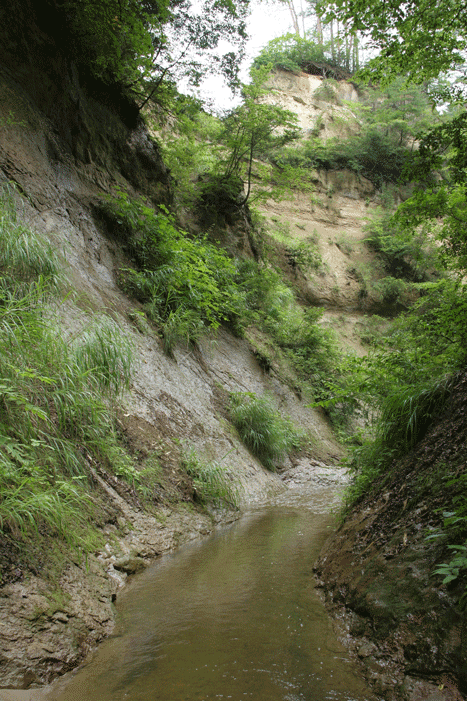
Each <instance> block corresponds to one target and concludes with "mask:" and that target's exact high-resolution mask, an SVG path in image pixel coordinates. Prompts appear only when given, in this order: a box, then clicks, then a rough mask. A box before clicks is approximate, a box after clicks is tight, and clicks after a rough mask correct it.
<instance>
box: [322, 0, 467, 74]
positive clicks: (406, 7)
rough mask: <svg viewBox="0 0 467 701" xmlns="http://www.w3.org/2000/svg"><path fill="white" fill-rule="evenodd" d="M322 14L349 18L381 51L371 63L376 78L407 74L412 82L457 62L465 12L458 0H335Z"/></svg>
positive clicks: (466, 27)
mask: <svg viewBox="0 0 467 701" xmlns="http://www.w3.org/2000/svg"><path fill="white" fill-rule="evenodd" d="M321 7H322V9H323V11H324V13H325V16H326V17H327V18H328V20H329V19H331V18H339V19H340V20H341V21H342V22H347V23H351V25H352V27H353V29H354V31H358V32H361V33H362V34H363V35H364V36H366V37H368V38H370V40H371V42H372V45H373V46H374V47H375V48H377V49H378V50H379V55H378V57H377V58H375V59H373V60H372V61H371V62H370V68H371V70H373V71H377V72H378V76H379V78H380V79H384V78H385V79H386V80H391V79H393V78H394V77H395V76H397V75H401V74H403V75H407V76H409V77H410V79H411V80H413V81H414V82H423V81H424V80H426V79H428V78H433V77H437V76H438V75H439V73H440V72H442V71H447V70H450V69H453V68H456V67H460V66H462V65H463V63H464V59H463V56H462V52H463V51H464V49H465V47H466V30H467V16H466V14H465V5H464V3H463V2H462V1H461V0H407V2H404V3H401V2H399V0H335V1H334V2H333V3H331V4H329V3H328V2H321Z"/></svg>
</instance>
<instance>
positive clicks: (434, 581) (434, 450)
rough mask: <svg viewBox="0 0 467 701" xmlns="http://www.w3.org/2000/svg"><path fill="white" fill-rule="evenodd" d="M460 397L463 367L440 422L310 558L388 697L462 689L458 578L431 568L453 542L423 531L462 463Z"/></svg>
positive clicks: (465, 454)
mask: <svg viewBox="0 0 467 701" xmlns="http://www.w3.org/2000/svg"><path fill="white" fill-rule="evenodd" d="M466 401H467V377H466V376H465V375H464V376H460V377H458V378H457V381H456V382H455V384H454V388H453V391H452V396H451V398H450V400H449V401H448V403H447V406H446V407H445V409H444V411H443V413H442V415H441V416H440V417H439V421H438V422H436V423H435V425H432V426H431V428H429V429H428V431H427V433H426V435H425V437H424V439H423V440H422V441H420V443H419V444H418V445H417V446H416V448H415V449H414V450H413V451H412V453H410V454H409V455H407V457H406V458H404V459H403V460H401V461H400V462H399V463H397V464H395V465H394V466H393V470H392V472H391V474H390V475H388V476H387V478H386V479H382V480H380V481H379V484H378V485H376V486H375V488H374V489H373V491H372V493H371V494H369V495H368V496H367V497H366V498H364V499H363V500H362V501H361V502H360V503H358V504H357V505H356V507H355V508H354V509H353V510H352V512H351V513H350V515H349V516H348V518H347V519H346V520H345V523H344V524H343V525H342V526H341V527H340V528H339V529H338V531H337V533H336V534H335V535H334V536H333V537H332V538H331V539H330V541H329V542H328V543H327V545H326V547H325V549H324V552H323V553H322V555H321V558H320V560H319V561H318V564H317V575H318V578H319V580H320V582H321V585H322V586H323V590H324V592H325V594H326V598H327V601H328V603H329V606H330V608H331V610H332V611H333V613H334V615H335V616H336V617H337V618H338V619H339V620H340V622H341V624H342V632H343V636H344V637H345V639H346V641H347V644H348V645H349V646H351V647H352V648H353V650H354V651H355V653H356V655H358V657H359V658H360V659H361V660H363V662H364V663H365V666H366V669H367V672H366V673H367V676H368V678H369V679H370V680H372V681H373V683H374V686H375V689H376V690H377V691H378V692H379V693H381V694H382V695H383V696H384V697H385V698H386V699H388V700H392V699H400V698H403V699H410V700H411V701H421V700H422V699H430V700H431V701H453V700H454V699H461V698H463V696H462V694H463V693H464V694H465V692H466V690H467V615H466V611H465V608H462V607H460V606H459V599H460V597H461V596H462V593H463V591H464V586H465V582H464V583H462V582H461V583H458V582H457V581H454V582H452V583H451V584H449V585H442V584H441V577H438V576H433V571H434V569H436V566H437V565H438V564H439V563H442V562H448V561H449V560H450V559H451V558H452V551H449V550H448V549H447V547H446V546H447V542H446V539H440V540H434V541H433V540H427V539H426V537H427V535H429V534H430V533H433V532H434V529H436V528H439V527H440V526H441V523H442V512H443V511H450V510H451V508H450V506H451V504H452V499H453V497H455V494H456V489H457V490H458V489H459V485H457V486H456V485H455V486H452V487H449V486H448V485H447V484H446V483H447V481H448V479H449V478H452V477H454V476H460V475H462V474H463V473H464V472H465V469H466V458H467V424H466V421H465V407H466ZM438 509H439V511H438ZM458 540H459V541H462V538H461V537H459V539H458Z"/></svg>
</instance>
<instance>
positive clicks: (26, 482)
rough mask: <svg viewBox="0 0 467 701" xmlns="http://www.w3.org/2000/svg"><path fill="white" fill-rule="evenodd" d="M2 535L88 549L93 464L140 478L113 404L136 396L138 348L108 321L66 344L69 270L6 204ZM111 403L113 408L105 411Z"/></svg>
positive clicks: (0, 396)
mask: <svg viewBox="0 0 467 701" xmlns="http://www.w3.org/2000/svg"><path fill="white" fill-rule="evenodd" d="M0 253H1V256H0V260H1V264H0V377H1V380H0V529H1V530H2V531H4V532H5V533H10V534H12V535H14V536H15V537H19V536H22V535H23V536H24V535H25V534H27V533H28V532H31V531H36V532H40V533H42V534H44V533H49V534H57V535H59V536H60V537H61V538H63V539H64V540H66V541H67V542H70V543H74V544H77V543H79V542H82V543H83V542H84V541H85V540H86V537H87V536H86V530H87V527H88V524H89V520H90V518H91V514H92V512H93V510H94V509H95V507H94V506H93V502H92V498H91V496H90V492H89V485H88V478H89V475H90V469H91V464H92V463H94V462H96V463H100V464H103V465H104V466H105V467H106V469H110V470H112V469H114V471H115V472H116V473H117V474H124V475H125V477H127V478H128V477H130V476H134V475H135V474H137V473H136V470H135V468H134V467H133V465H132V463H131V460H130V459H129V457H128V456H126V455H125V453H124V451H123V449H122V448H121V446H119V445H118V441H117V437H116V433H115V430H114V424H113V417H112V412H111V409H109V406H110V405H111V402H112V399H113V398H114V397H116V395H117V394H118V393H119V392H121V391H122V390H123V389H124V388H125V387H127V386H128V383H129V379H130V376H131V366H132V354H131V348H130V344H129V342H128V340H127V339H125V338H124V337H123V336H122V334H121V333H120V332H119V329H118V327H117V325H116V324H115V323H114V322H113V321H112V320H111V319H110V318H108V317H106V316H104V315H101V316H98V317H95V318H93V319H92V320H91V322H90V323H89V325H88V326H87V327H86V328H85V329H84V330H83V331H82V332H81V333H78V334H77V335H76V337H75V338H74V339H73V340H69V339H66V338H65V337H64V335H63V333H62V331H61V328H60V323H59V319H58V318H55V317H54V312H53V305H50V304H49V305H47V304H46V302H47V301H52V299H53V298H54V297H56V298H58V296H59V291H60V280H59V277H60V276H59V269H60V261H59V260H58V258H57V256H56V255H55V253H54V251H53V250H52V249H51V247H50V246H49V245H48V244H46V243H44V242H43V241H41V239H40V238H39V237H38V236H37V235H36V234H34V232H32V231H31V230H29V229H28V228H26V227H24V226H23V225H21V224H19V223H18V220H17V218H16V213H15V205H14V201H13V197H12V195H11V194H9V193H8V192H7V191H4V192H3V193H2V196H1V198H0ZM104 399H106V401H104Z"/></svg>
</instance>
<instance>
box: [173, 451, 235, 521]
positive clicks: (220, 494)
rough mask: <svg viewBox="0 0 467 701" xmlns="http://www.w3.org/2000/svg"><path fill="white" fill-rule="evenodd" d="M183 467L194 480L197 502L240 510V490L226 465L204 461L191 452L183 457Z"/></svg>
mask: <svg viewBox="0 0 467 701" xmlns="http://www.w3.org/2000/svg"><path fill="white" fill-rule="evenodd" d="M182 466H183V468H184V469H185V471H186V473H187V474H188V475H189V476H190V477H191V478H192V480H193V487H194V489H195V499H196V500H197V501H199V502H201V503H203V504H211V505H213V506H230V507H234V508H238V505H239V501H240V495H239V489H238V486H237V485H236V484H235V483H234V481H233V480H232V478H231V476H230V475H229V474H228V472H227V470H226V468H225V467H224V465H222V464H221V463H219V462H216V461H211V462H206V461H203V460H201V459H200V458H199V457H198V456H197V455H196V453H195V452H194V451H193V450H190V451H187V452H185V453H184V455H183V456H182Z"/></svg>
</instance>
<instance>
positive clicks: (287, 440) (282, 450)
mask: <svg viewBox="0 0 467 701" xmlns="http://www.w3.org/2000/svg"><path fill="white" fill-rule="evenodd" d="M230 417H231V419H232V422H233V424H234V426H235V428H236V429H237V431H238V433H239V435H240V438H241V439H242V441H243V442H244V443H245V445H246V446H247V448H249V449H250V450H251V452H252V453H253V455H256V457H257V458H258V459H259V460H260V461H261V462H262V463H263V465H264V466H265V467H266V468H267V469H268V470H272V471H275V470H276V468H277V466H278V463H279V462H280V460H282V459H283V458H284V457H285V456H286V455H287V453H289V452H290V451H291V450H293V449H296V448H298V447H299V446H300V441H301V437H300V435H299V434H298V432H297V430H296V429H295V428H294V426H293V424H292V423H291V421H289V420H288V419H284V418H282V416H281V415H280V414H279V413H278V412H277V411H276V410H275V409H274V407H273V406H272V403H271V401H270V400H269V399H268V398H266V397H257V396H256V395H255V394H254V393H253V392H235V393H233V394H232V395H231V406H230Z"/></svg>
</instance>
